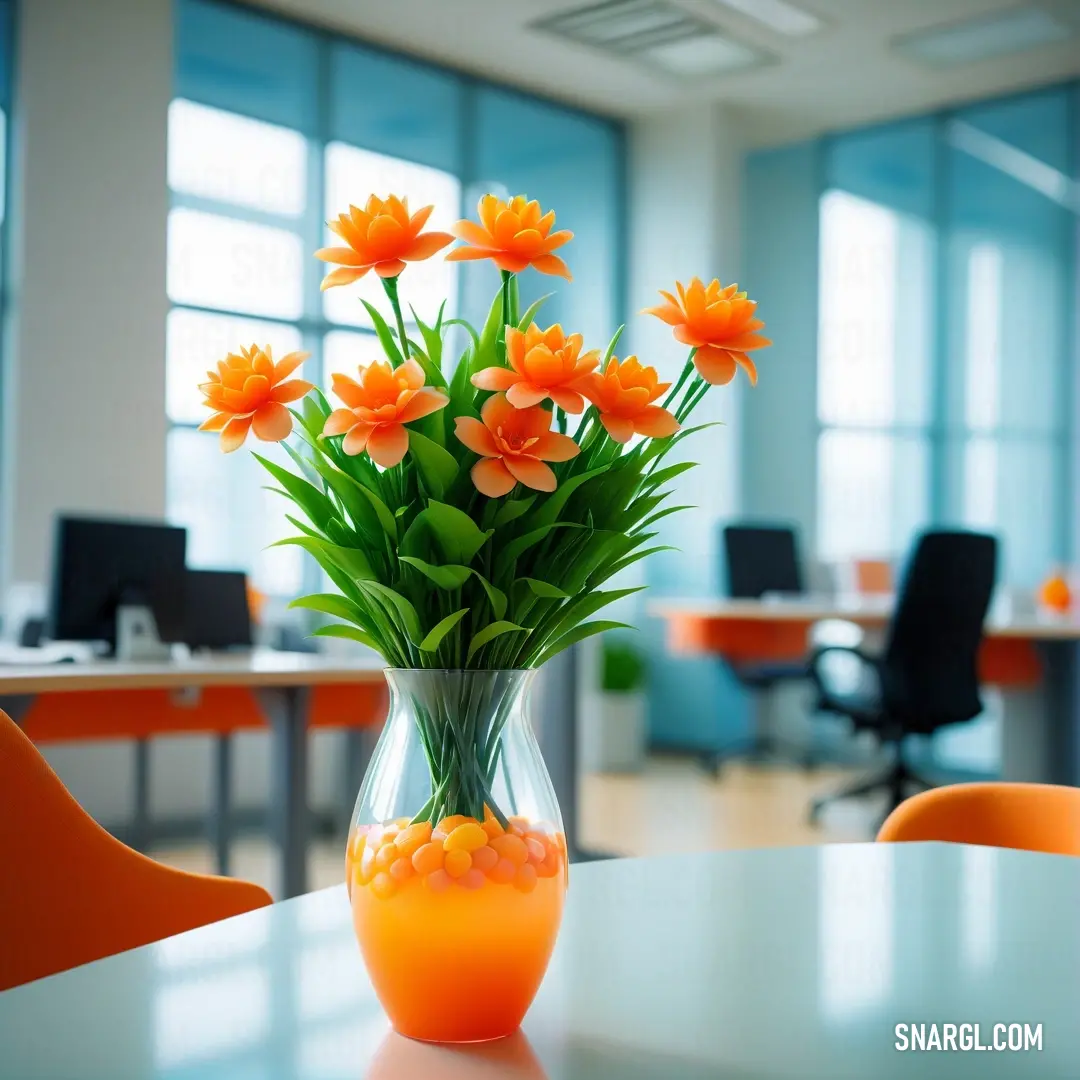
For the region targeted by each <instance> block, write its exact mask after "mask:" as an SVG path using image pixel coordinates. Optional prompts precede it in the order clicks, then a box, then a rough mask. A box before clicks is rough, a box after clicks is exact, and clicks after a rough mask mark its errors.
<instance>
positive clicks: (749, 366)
mask: <svg viewBox="0 0 1080 1080" xmlns="http://www.w3.org/2000/svg"><path fill="white" fill-rule="evenodd" d="M731 355H732V356H733V357H734V358H735V363H736V364H738V365H739V367H741V368H742V369H743V371H745V372H746V376H747V378H748V379H749V380H750V385H751V386H757V366H756V365H755V364H754V361H753V360H751V359H750V357H749V356H747V355H746V353H741V352H737V353H732V354H731Z"/></svg>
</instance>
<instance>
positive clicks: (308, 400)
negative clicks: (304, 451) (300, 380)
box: [300, 393, 332, 438]
mask: <svg viewBox="0 0 1080 1080" xmlns="http://www.w3.org/2000/svg"><path fill="white" fill-rule="evenodd" d="M300 410H301V415H302V417H303V421H304V427H305V428H306V429H307V431H308V433H309V434H310V435H312V436H314V437H316V438H317V437H318V436H319V435H321V434H322V430H323V427H324V426H325V424H326V418H327V417H328V416H329V415H330V413H331V411H332V410H331V408H330V403H329V402H328V401H327V400H326V398H325V397H323V395H322V394H321V393H318V394H316V393H311V394H308V395H307V396H306V397H305V398H304V400H303V402H302V403H301V405H300Z"/></svg>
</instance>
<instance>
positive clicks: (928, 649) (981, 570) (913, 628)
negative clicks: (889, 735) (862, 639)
mask: <svg viewBox="0 0 1080 1080" xmlns="http://www.w3.org/2000/svg"><path fill="white" fill-rule="evenodd" d="M996 567H997V541H996V540H995V539H994V538H993V537H992V536H984V535H981V534H979V533H970V532H928V533H924V534H923V535H922V536H921V537H920V538H919V540H918V542H917V543H916V546H915V552H914V554H913V555H912V557H911V560H910V562H909V564H908V566H907V569H906V572H905V574H904V579H903V582H902V584H901V586H900V596H899V599H898V601H897V607H896V612H895V614H894V615H893V620H892V625H891V626H890V628H889V640H888V645H887V646H886V649H885V655H884V658H883V666H882V693H883V696H884V704H885V706H886V711H887V712H888V714H889V715H890V716H892V717H893V718H894V719H896V720H898V721H899V722H901V723H902V724H903V728H904V731H905V732H919V731H933V730H934V729H935V728H937V727H940V726H942V725H943V724H951V723H956V722H958V721H961V720H970V719H972V718H973V717H975V716H978V714H979V713H980V712H982V700H981V698H980V696H979V674H978V653H979V644H980V642H981V641H982V635H983V622H984V621H985V619H986V613H987V609H988V608H989V606H990V598H991V595H992V593H993V590H994V576H995V574H996Z"/></svg>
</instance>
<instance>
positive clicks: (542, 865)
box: [346, 670, 567, 1043]
mask: <svg viewBox="0 0 1080 1080" xmlns="http://www.w3.org/2000/svg"><path fill="white" fill-rule="evenodd" d="M532 674H533V673H532V672H530V671H441V670H392V671H388V672H387V679H388V681H389V683H390V687H391V700H390V716H389V719H388V721H387V723H386V726H385V727H384V729H383V734H382V737H381V739H380V742H379V746H378V747H377V748H376V751H375V754H374V755H373V757H372V761H371V764H370V766H369V768H368V773H367V775H366V776H365V779H364V784H363V787H362V788H361V791H360V796H359V798H358V800H357V807H356V811H355V812H354V816H353V834H352V836H351V837H350V840H349V845H348V848H347V851H348V853H349V856H348V858H347V860H346V867H347V872H348V874H349V883H348V884H349V894H350V900H351V904H352V914H353V925H354V928H355V931H356V936H357V940H358V942H359V944H360V951H361V953H362V955H363V958H364V963H365V965H366V967H367V971H368V975H369V977H370V979H371V983H372V986H373V987H374V989H375V992H376V994H377V995H378V998H379V1001H380V1002H381V1003H382V1006H383V1008H384V1009H385V1010H386V1013H387V1015H388V1016H389V1018H390V1022H391V1023H392V1025H393V1027H394V1029H395V1030H396V1031H397V1032H399V1033H400V1034H402V1035H406V1036H408V1037H410V1038H413V1039H420V1040H424V1041H427V1042H445V1043H465V1042H483V1041H487V1040H491V1039H498V1038H502V1037H504V1036H507V1035H510V1034H511V1033H513V1032H514V1031H516V1030H517V1028H518V1027H519V1025H520V1024H521V1022H522V1020H523V1019H524V1017H525V1014H526V1012H527V1011H528V1009H529V1006H530V1005H531V1004H532V1000H533V998H534V996H535V995H536V992H537V990H538V989H539V987H540V984H541V982H542V980H543V977H544V973H545V971H546V970H547V966H548V962H549V960H550V958H551V953H552V950H553V948H554V946H555V939H556V937H557V935H558V932H559V926H560V923H561V922H562V913H563V901H564V896H565V893H566V885H567V865H566V860H565V855H564V852H565V841H564V839H563V835H562V822H561V817H560V814H559V809H558V803H557V801H556V799H555V796H554V792H553V790H552V787H551V782H550V780H549V779H548V775H547V771H546V769H545V768H544V763H543V759H542V758H541V756H540V751H539V747H538V746H537V745H536V740H535V738H534V736H533V733H532V728H531V726H530V724H529V722H528V718H527V716H526V713H525V708H524V704H525V696H526V693H527V689H528V686H529V684H530V682H531V677H532ZM462 708H464V709H465V710H466V713H465V714H460V713H458V714H456V715H455V712H456V710H459V709H462ZM440 724H448V725H449V726H450V728H451V732H453V730H455V729H456V730H457V731H467V732H471V733H473V735H474V739H475V742H474V744H473V749H472V751H471V752H470V754H469V755H467V759H466V760H465V761H457V762H453V760H452V759H453V758H454V753H453V752H451V751H447V752H444V753H443V754H442V756H441V759H440V760H439V761H438V762H437V763H436V766H435V767H433V765H432V759H431V757H430V756H429V750H428V748H429V747H430V746H431V745H433V744H435V743H436V742H437V743H438V745H440V746H442V745H443V742H442V740H443V732H442V730H441V728H440ZM446 745H448V746H449V745H450V738H449V735H447V741H446ZM454 746H455V747H456V748H457V750H459V751H460V749H461V744H460V741H459V742H457V743H455V744H454ZM448 759H449V760H450V761H451V763H452V764H454V765H455V767H456V769H457V770H458V771H454V769H451V770H450V771H449V772H447V771H445V769H444V771H443V772H441V773H440V772H439V768H438V766H446V765H447V763H448ZM463 777H464V779H462V778H463ZM403 816H404V817H408V819H409V821H410V822H412V824H408V823H406V824H405V826H404V827H402V828H400V829H399V830H396V831H395V830H388V829H386V828H385V826H386V825H389V824H390V823H391V822H393V823H395V824H396V823H398V822H400V819H401V818H402V817H403ZM511 817H513V818H514V827H516V828H518V829H521V830H522V832H523V835H524V839H523V838H519V837H518V836H516V835H512V834H510V833H509V832H508V831H507V830H508V829H509V828H510V827H511V824H510V818H511ZM493 822H494V824H492V823H493ZM360 837H363V838H364V839H363V840H361V839H360ZM358 852H359V853H360V854H359V858H357V857H356V853H358Z"/></svg>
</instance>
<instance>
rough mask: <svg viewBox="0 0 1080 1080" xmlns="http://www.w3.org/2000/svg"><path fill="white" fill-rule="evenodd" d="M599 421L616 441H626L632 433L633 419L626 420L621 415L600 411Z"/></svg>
mask: <svg viewBox="0 0 1080 1080" xmlns="http://www.w3.org/2000/svg"><path fill="white" fill-rule="evenodd" d="M600 423H601V424H603V425H604V427H605V428H606V429H607V433H608V434H609V435H610V436H611V437H612V438H613V439H614V440H615V441H616V442H617V443H627V442H629V441H630V439H631V438H632V437H633V434H634V421H633V420H626V419H625V418H623V417H621V416H612V415H611V413H601V414H600Z"/></svg>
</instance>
